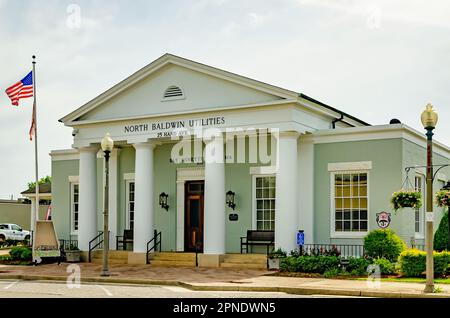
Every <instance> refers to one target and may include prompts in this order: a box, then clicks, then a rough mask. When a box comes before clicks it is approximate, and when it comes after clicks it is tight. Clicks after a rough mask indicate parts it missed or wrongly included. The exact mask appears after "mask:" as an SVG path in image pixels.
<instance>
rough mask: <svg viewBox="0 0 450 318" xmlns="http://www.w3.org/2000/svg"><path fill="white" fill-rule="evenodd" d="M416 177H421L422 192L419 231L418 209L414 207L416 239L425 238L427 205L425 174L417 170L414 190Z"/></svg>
mask: <svg viewBox="0 0 450 318" xmlns="http://www.w3.org/2000/svg"><path fill="white" fill-rule="evenodd" d="M416 177H420V178H421V180H422V181H421V185H420V187H421V190H422V191H421V193H422V207H421V208H420V209H419V210H420V211H419V232H416V209H414V238H415V239H416V240H422V239H424V238H425V205H426V197H425V196H426V193H425V178H426V177H425V175H424V174H423V173H419V172H417V171H416V173H415V174H414V190H415V189H416Z"/></svg>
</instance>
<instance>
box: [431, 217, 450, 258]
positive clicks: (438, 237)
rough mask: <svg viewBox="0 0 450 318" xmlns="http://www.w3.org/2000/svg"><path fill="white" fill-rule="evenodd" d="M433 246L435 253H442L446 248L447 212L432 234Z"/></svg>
mask: <svg viewBox="0 0 450 318" xmlns="http://www.w3.org/2000/svg"><path fill="white" fill-rule="evenodd" d="M433 246H434V249H435V250H436V251H443V250H446V249H447V246H448V211H447V212H445V213H444V215H443V216H442V219H441V222H440V223H439V227H438V229H437V230H436V233H434V240H433Z"/></svg>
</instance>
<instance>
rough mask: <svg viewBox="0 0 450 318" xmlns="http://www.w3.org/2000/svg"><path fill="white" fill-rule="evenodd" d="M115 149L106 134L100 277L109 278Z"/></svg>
mask: <svg viewBox="0 0 450 318" xmlns="http://www.w3.org/2000/svg"><path fill="white" fill-rule="evenodd" d="M113 148H114V141H113V140H112V139H111V137H110V136H109V134H106V135H105V137H103V139H102V150H103V152H104V153H105V198H104V199H105V201H104V212H103V268H102V272H101V274H100V276H109V275H110V274H109V268H108V267H109V266H108V259H109V255H108V254H109V229H108V223H109V217H108V210H109V156H110V154H111V151H112V150H113Z"/></svg>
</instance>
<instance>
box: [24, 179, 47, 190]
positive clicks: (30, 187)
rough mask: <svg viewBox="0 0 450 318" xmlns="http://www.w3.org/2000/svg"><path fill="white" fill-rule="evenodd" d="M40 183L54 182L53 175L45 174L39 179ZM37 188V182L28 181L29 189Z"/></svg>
mask: <svg viewBox="0 0 450 318" xmlns="http://www.w3.org/2000/svg"><path fill="white" fill-rule="evenodd" d="M38 182H39V185H41V184H44V183H47V182H52V177H50V176H45V177H43V178H41V179H39V181H38ZM34 188H36V182H28V189H34Z"/></svg>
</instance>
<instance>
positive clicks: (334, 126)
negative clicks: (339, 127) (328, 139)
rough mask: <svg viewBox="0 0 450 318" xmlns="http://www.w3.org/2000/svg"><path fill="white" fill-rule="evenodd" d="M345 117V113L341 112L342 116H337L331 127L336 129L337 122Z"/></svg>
mask: <svg viewBox="0 0 450 318" xmlns="http://www.w3.org/2000/svg"><path fill="white" fill-rule="evenodd" d="M343 119H344V114H342V113H341V118H335V119H334V120H333V121H332V122H331V127H332V128H333V129H336V123H337V122H338V121H342V120H343Z"/></svg>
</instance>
